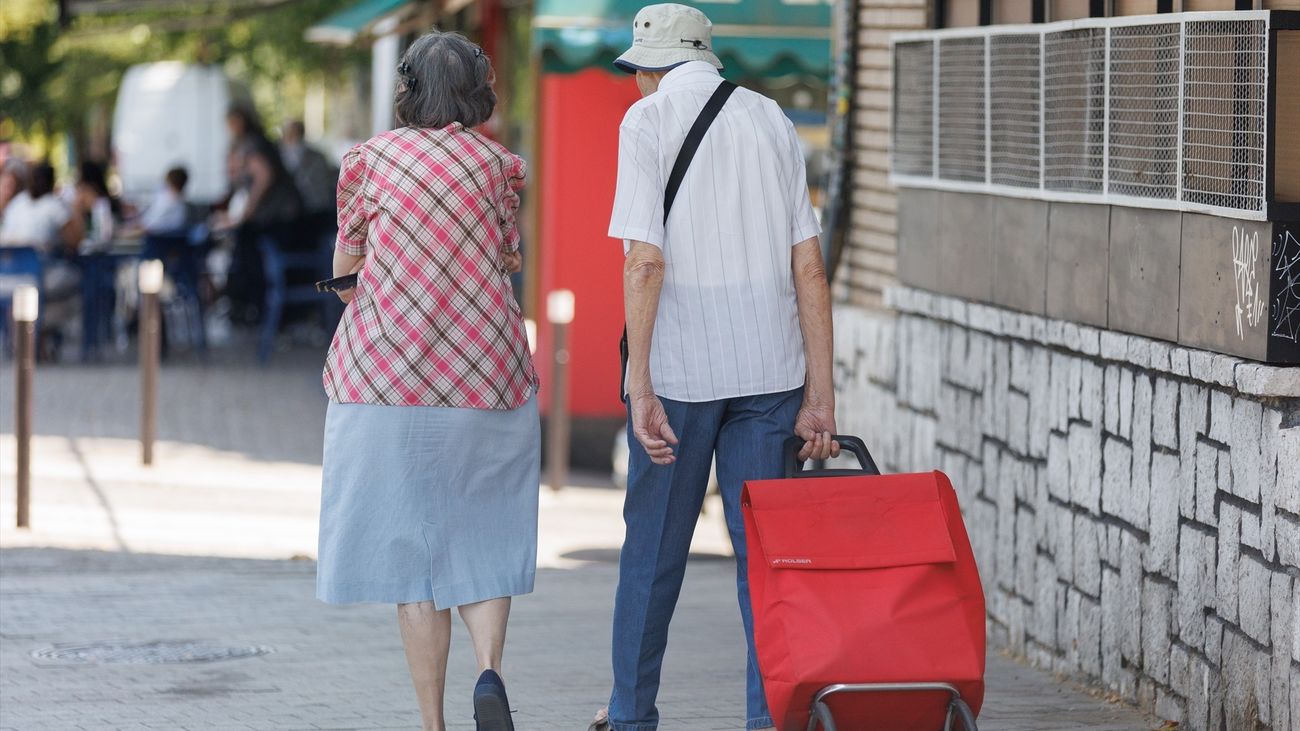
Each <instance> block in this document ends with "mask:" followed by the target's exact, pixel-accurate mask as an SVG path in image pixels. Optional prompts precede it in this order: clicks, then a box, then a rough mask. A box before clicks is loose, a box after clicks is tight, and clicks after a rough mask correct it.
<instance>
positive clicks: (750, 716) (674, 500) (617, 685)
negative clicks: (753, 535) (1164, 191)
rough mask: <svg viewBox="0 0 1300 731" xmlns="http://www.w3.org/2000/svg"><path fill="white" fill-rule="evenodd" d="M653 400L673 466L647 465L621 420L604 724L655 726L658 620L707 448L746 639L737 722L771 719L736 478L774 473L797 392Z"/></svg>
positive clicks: (637, 730) (630, 728)
mask: <svg viewBox="0 0 1300 731" xmlns="http://www.w3.org/2000/svg"><path fill="white" fill-rule="evenodd" d="M661 401H662V402H663V405H664V410H665V411H667V412H668V423H669V425H670V426H672V428H673V431H674V432H675V433H676V434H677V438H678V439H679V440H680V443H679V444H678V445H677V447H676V448H675V450H674V451H675V454H676V456H677V461H676V462H675V463H673V464H671V465H665V466H660V465H656V464H654V463H652V462H651V461H650V458H649V457H648V456H647V455H646V453H645V450H644V449H643V448H642V447H641V444H640V443H639V442H637V441H636V438H635V437H634V436H632V429H631V424H630V419H629V426H628V443H629V447H630V448H631V459H630V461H629V463H628V481H627V482H628V484H627V498H626V501H625V502H624V504H623V520H624V522H626V523H627V537H626V539H625V540H624V542H623V553H622V555H621V557H620V559H619V578H618V592H617V594H616V595H615V597H614V692H613V695H612V697H611V698H610V701H609V717H610V723H611V725H612V726H613V728H614V731H654V730H655V729H657V728H658V726H659V710H658V709H657V708H656V707H655V697H656V696H657V695H658V693H659V674H660V670H661V669H662V667H663V658H664V648H665V647H666V646H667V644H668V623H669V620H671V619H672V616H673V609H674V608H675V607H676V606H677V597H678V595H679V594H680V593H681V589H682V577H683V576H684V575H685V573H686V558H687V555H688V554H689V553H690V548H691V537H692V536H693V535H694V534H695V524H696V522H697V520H698V519H699V515H700V507H701V506H702V505H703V503H704V493H705V490H706V489H707V488H708V482H709V465H710V463H711V462H712V460H713V457H714V454H715V453H716V454H717V470H718V483H719V485H720V487H721V489H722V504H723V509H724V512H725V514H726V519H727V530H728V531H729V532H730V533H731V544H732V546H733V547H734V548H735V552H736V589H737V593H738V594H739V599H740V618H741V622H742V623H743V624H744V627H745V639H746V641H747V642H748V645H749V663H748V669H747V674H746V694H745V695H746V706H747V709H746V710H747V715H746V718H747V723H746V728H748V729H759V728H766V727H768V726H771V725H773V724H772V718H771V714H770V713H769V711H768V709H767V699H766V697H765V696H764V694H763V678H762V676H761V675H760V674H759V672H758V663H757V659H756V658H755V656H754V621H753V612H752V610H751V608H750V605H749V577H748V574H747V573H746V566H745V521H744V517H743V516H742V514H741V512H740V491H741V488H742V486H743V485H744V482H745V480H761V479H770V478H776V477H781V476H782V469H783V467H784V462H783V456H782V453H781V448H782V446H783V444H784V443H785V440H786V439H787V438H789V437H790V436H792V435H793V434H794V420H795V417H796V416H797V415H798V413H799V407H800V405H801V404H802V403H803V389H802V388H798V389H795V390H793V391H786V392H784V393H774V394H765V395H762V396H747V397H742V398H732V399H724V400H721V401H706V402H702V403H686V402H681V401H672V400H669V399H661Z"/></svg>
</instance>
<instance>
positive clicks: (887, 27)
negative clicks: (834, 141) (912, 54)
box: [835, 0, 929, 308]
mask: <svg viewBox="0 0 1300 731" xmlns="http://www.w3.org/2000/svg"><path fill="white" fill-rule="evenodd" d="M856 4H857V6H858V39H857V49H856V50H857V54H858V56H857V66H858V73H857V79H856V84H857V86H856V89H855V90H854V97H853V99H854V108H853V121H854V128H853V137H854V145H853V150H852V153H851V154H852V173H851V179H850V180H848V181H847V183H848V185H849V189H850V193H849V196H850V200H849V206H850V213H849V233H848V236H847V237H846V239H845V245H844V251H843V253H842V254H841V257H840V264H839V268H838V269H837V270H836V273H835V295H836V298H837V299H838V300H839V301H841V302H847V303H851V304H854V305H857V306H861V307H869V308H880V307H881V306H882V304H883V297H882V295H883V292H884V290H885V288H887V287H889V286H890V285H892V284H893V283H894V281H895V280H894V271H895V263H894V262H895V252H896V251H897V247H896V244H895V241H894V232H895V229H896V225H895V210H896V207H897V206H896V203H895V192H894V189H893V187H892V186H890V185H889V119H890V96H891V90H892V83H891V79H892V71H891V61H890V55H889V36H890V34H891V33H895V32H898V31H905V30H919V29H923V28H926V27H928V18H929V0H858V2H857V3H856Z"/></svg>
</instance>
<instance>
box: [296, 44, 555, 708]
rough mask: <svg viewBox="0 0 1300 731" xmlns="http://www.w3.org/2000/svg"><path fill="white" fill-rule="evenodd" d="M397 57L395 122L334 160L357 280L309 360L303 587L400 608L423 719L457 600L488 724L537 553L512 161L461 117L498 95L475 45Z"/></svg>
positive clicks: (433, 702)
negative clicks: (318, 381)
mask: <svg viewBox="0 0 1300 731" xmlns="http://www.w3.org/2000/svg"><path fill="white" fill-rule="evenodd" d="M399 72H400V84H399V87H398V90H397V96H396V112H397V119H398V121H399V123H400V124H401V125H402V126H401V127H400V128H398V129H395V130H393V131H391V132H385V133H383V134H380V135H377V136H376V137H374V138H372V139H371V140H369V141H368V142H366V143H364V144H362V145H359V146H357V147H355V148H353V149H352V150H351V151H350V152H349V153H348V154H347V155H346V156H345V157H344V158H343V163H342V167H341V171H340V175H339V185H338V224H339V231H338V242H337V246H336V252H335V257H334V271H335V273H336V275H340V276H341V275H345V274H348V273H351V272H356V273H359V278H358V281H357V285H356V288H355V289H353V290H350V291H348V292H347V293H346V294H344V295H343V298H344V300H345V301H347V302H349V305H348V307H347V311H346V312H345V314H344V317H343V321H342V322H341V323H340V325H339V328H338V331H337V332H336V333H335V336H334V342H333V344H332V345H331V347H330V351H329V355H328V362H327V364H326V366H325V390H326V391H327V392H328V394H329V397H330V404H329V411H328V415H327V417H326V424H325V459H324V478H323V489H322V494H321V526H320V565H319V568H318V574H317V595H318V596H319V598H321V599H323V600H324V601H327V602H337V603H342V602H391V603H395V604H397V617H398V624H399V625H400V628H401V634H402V641H403V643H404V644H405V647H406V658H407V663H408V665H409V666H410V671H411V679H412V680H413V682H414V683H415V690H416V695H417V696H418V699H419V704H420V713H421V715H422V717H423V719H424V728H425V729H426V730H430V731H432V730H435V729H437V730H441V729H443V728H444V724H443V708H442V701H443V686H444V679H445V675H446V667H447V652H448V646H449V642H450V639H451V614H450V611H449V610H450V609H451V608H452V607H456V608H458V609H459V611H460V616H461V618H462V619H463V620H464V622H465V625H466V626H467V627H468V629H469V633H470V637H471V639H472V640H473V644H474V651H475V654H476V656H477V658H478V664H479V667H480V669H481V670H482V675H481V676H480V678H479V682H478V685H477V687H476V688H475V691H474V710H475V718H476V719H477V721H478V728H479V729H482V730H483V731H502V730H505V729H513V725H512V724H511V721H510V707H509V704H508V702H507V700H506V695H505V688H504V685H503V684H502V682H501V679H500V676H499V675H498V672H497V671H499V670H500V667H501V655H502V648H503V645H504V642H505V635H506V619H507V617H508V616H509V613H510V597H512V596H516V595H519V594H527V593H529V592H531V591H532V589H533V577H534V573H535V570H536V569H535V566H536V554H537V493H538V464H539V460H540V443H539V442H540V435H539V422H538V413H537V405H536V401H535V393H536V391H537V386H538V382H537V373H536V371H535V370H534V368H533V363H532V359H531V357H530V356H529V351H528V340H527V336H526V334H525V330H524V323H523V319H522V317H521V315H520V311H519V308H518V306H517V305H516V304H515V300H514V298H513V297H512V296H511V287H510V274H511V273H512V272H513V271H514V270H517V269H518V268H519V265H520V260H519V255H518V247H519V233H518V230H517V229H516V226H515V212H516V210H517V209H518V206H519V196H518V190H519V189H520V188H521V187H522V186H523V182H524V164H523V161H522V160H520V159H519V158H518V157H516V156H514V155H512V154H511V153H510V152H508V151H507V150H505V149H504V148H502V147H501V146H500V145H497V144H496V143H494V142H492V141H491V140H488V139H487V138H485V137H483V136H482V135H480V134H479V133H477V132H475V131H474V129H473V128H474V127H476V126H478V125H480V124H482V123H483V122H485V121H487V119H488V117H489V116H491V114H492V110H493V108H494V106H495V105H496V94H495V93H494V92H493V91H492V80H493V76H492V69H491V66H490V64H489V62H488V59H487V57H486V56H484V55H483V51H482V49H480V48H479V47H478V46H475V45H474V44H472V43H470V42H469V41H467V40H466V39H465V38H463V37H461V36H459V35H456V34H452V33H437V32H435V33H430V34H428V35H426V36H424V37H422V38H420V39H419V40H417V41H415V42H414V43H413V44H411V47H410V48H409V49H407V51H406V54H405V56H404V58H403V60H402V63H401V66H400V67H399Z"/></svg>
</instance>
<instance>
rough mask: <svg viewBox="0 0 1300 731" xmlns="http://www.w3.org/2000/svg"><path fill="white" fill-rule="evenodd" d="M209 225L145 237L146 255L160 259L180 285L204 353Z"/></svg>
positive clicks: (197, 346)
mask: <svg viewBox="0 0 1300 731" xmlns="http://www.w3.org/2000/svg"><path fill="white" fill-rule="evenodd" d="M207 234H208V231H207V227H206V226H203V225H197V226H193V227H191V228H187V229H183V230H180V231H176V232H173V233H166V234H147V235H145V237H144V249H143V251H142V253H141V257H142V258H144V259H159V260H161V261H162V263H163V271H164V272H165V273H166V274H167V276H168V278H170V279H171V280H172V283H173V284H175V285H176V295H177V297H179V298H180V299H181V301H182V302H183V303H184V304H185V313H186V317H187V318H188V319H189V322H190V331H191V332H192V333H194V337H195V343H194V345H195V349H196V350H197V351H198V353H199V355H200V357H203V356H206V355H207V352H208V335H207V326H206V320H205V317H206V311H205V310H206V308H205V307H204V305H203V295H202V292H201V290H200V286H199V282H200V281H201V280H202V277H203V269H204V264H203V261H204V253H205V243H206V242H207Z"/></svg>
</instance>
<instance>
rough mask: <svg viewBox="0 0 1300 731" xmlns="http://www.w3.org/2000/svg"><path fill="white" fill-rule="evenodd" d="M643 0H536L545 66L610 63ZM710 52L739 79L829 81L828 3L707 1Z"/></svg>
mask: <svg viewBox="0 0 1300 731" xmlns="http://www.w3.org/2000/svg"><path fill="white" fill-rule="evenodd" d="M645 2H646V0H538V3H537V13H536V15H535V17H534V19H533V42H534V44H535V45H536V47H537V48H538V49H539V51H540V52H541V54H542V65H543V69H544V70H546V71H550V72H558V73H567V72H572V71H577V70H579V69H583V68H590V67H593V66H594V67H601V68H607V69H611V70H612V69H613V65H612V64H613V62H614V59H615V58H617V57H618V55H619V54H620V53H622V52H623V51H625V50H627V48H628V47H629V46H630V45H631V44H632V18H633V17H634V16H635V15H636V12H637V10H639V9H640V8H641V7H642V6H643V5H644V4H645ZM701 9H702V10H704V11H705V12H706V13H708V15H709V19H710V20H712V21H713V45H714V51H715V52H716V53H717V54H718V57H719V58H720V59H721V60H722V63H723V65H724V66H726V67H727V70H728V75H730V76H733V77H736V78H753V77H780V76H791V75H799V76H803V77H806V78H809V79H810V80H812V79H815V80H819V81H822V82H826V81H829V79H830V76H831V39H830V36H831V30H830V26H831V8H830V6H829V5H827V4H824V3H817V4H811V3H810V4H800V5H792V4H788V3H787V2H783V1H782V0H739V1H738V2H735V3H728V4H721V3H705V4H701Z"/></svg>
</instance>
